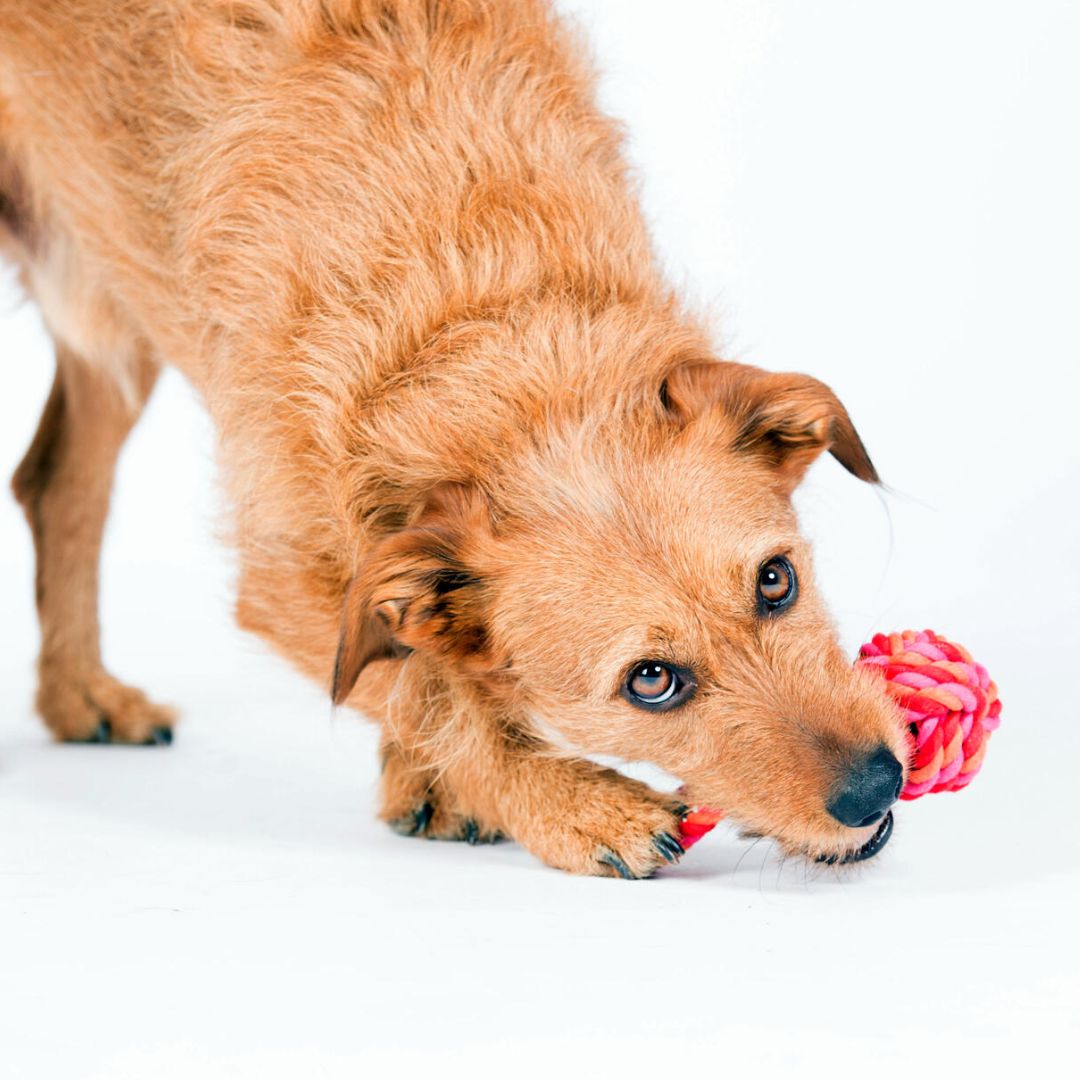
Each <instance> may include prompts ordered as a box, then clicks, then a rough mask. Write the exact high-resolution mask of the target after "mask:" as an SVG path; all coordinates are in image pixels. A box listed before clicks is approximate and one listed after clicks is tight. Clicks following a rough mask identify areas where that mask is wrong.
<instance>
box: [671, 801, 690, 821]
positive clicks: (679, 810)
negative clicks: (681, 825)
mask: <svg viewBox="0 0 1080 1080" xmlns="http://www.w3.org/2000/svg"><path fill="white" fill-rule="evenodd" d="M689 813H690V807H689V806H684V805H683V804H682V803H679V805H678V806H676V807H675V816H676V817H677V818H678V819H679V820H680V821H682V820H683V819H684V818H686V817H687V815H688V814H689Z"/></svg>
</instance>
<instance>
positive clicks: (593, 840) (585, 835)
mask: <svg viewBox="0 0 1080 1080" xmlns="http://www.w3.org/2000/svg"><path fill="white" fill-rule="evenodd" d="M685 814H686V807H685V806H683V805H682V804H681V803H679V802H678V801H677V800H676V799H673V798H670V797H668V796H666V795H661V794H659V793H658V792H655V791H653V790H651V789H650V788H648V787H646V786H645V785H644V784H641V783H638V782H637V781H636V780H628V779H626V778H625V777H623V776H619V775H618V774H615V773H607V774H605V775H604V776H603V777H601V778H596V779H594V780H592V781H591V782H590V783H588V784H587V785H583V786H582V788H581V789H580V790H578V791H577V793H576V795H575V798H574V802H573V804H572V805H571V806H568V807H566V808H565V809H563V810H561V811H559V812H557V813H554V814H552V815H551V816H548V815H545V823H550V824H549V825H548V826H547V827H545V828H543V829H537V828H536V827H535V826H530V827H529V829H528V832H529V836H528V838H527V841H526V846H527V847H529V848H530V849H531V850H532V851H533V852H534V853H535V854H537V855H539V856H540V858H542V859H543V860H544V861H545V862H547V863H549V864H550V865H551V866H556V867H558V868H560V869H562V870H570V871H572V872H573V873H577V874H592V875H599V876H603V877H619V878H626V879H629V880H634V879H638V878H648V877H652V875H653V874H655V873H656V871H657V870H660V869H662V868H663V867H665V866H670V865H671V864H673V863H676V862H678V861H679V859H680V858H682V855H683V846H682V844H681V843H680V842H679V826H680V823H681V821H682V818H683V816H684V815H685Z"/></svg>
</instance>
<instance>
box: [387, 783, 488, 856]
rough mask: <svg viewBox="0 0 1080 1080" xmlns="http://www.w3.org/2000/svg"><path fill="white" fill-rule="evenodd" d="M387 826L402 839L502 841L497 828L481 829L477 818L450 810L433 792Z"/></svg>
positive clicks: (474, 841) (389, 821) (476, 842)
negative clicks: (403, 837)
mask: <svg viewBox="0 0 1080 1080" xmlns="http://www.w3.org/2000/svg"><path fill="white" fill-rule="evenodd" d="M387 824H388V825H389V826H390V828H392V829H393V830H394V832H396V833H400V834H401V835H402V836H422V837H424V838H425V839H427V840H463V841H464V842H465V843H466V844H494V843H497V842H498V841H499V840H502V839H503V837H502V834H501V833H500V832H498V831H497V830H495V829H488V828H485V827H484V826H482V825H481V824H480V823H479V822H478V821H477V820H476V819H475V818H471V817H466V816H465V815H463V814H459V813H456V812H455V811H448V810H447V809H446V808H445V807H444V806H443V805H442V804H441V803H440V802H439V801H438V799H437V796H436V795H435V794H434V793H430V794H429V797H428V798H426V799H425V800H424V801H423V802H422V803H420V804H419V805H417V806H414V807H412V808H411V809H410V810H409V811H408V812H407V813H406V814H403V815H401V816H399V817H394V818H389V819H388V820H387Z"/></svg>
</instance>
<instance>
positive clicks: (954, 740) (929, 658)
mask: <svg viewBox="0 0 1080 1080" xmlns="http://www.w3.org/2000/svg"><path fill="white" fill-rule="evenodd" d="M855 663H856V666H857V667H860V668H862V669H864V670H868V671H872V672H874V673H876V674H878V675H880V676H881V677H882V678H883V679H884V680H885V690H886V692H887V693H888V695H889V696H890V697H891V698H892V699H893V701H895V702H896V704H897V705H898V706H899V707H900V710H901V713H902V717H903V722H904V724H905V725H906V726H907V731H908V743H909V746H910V748H911V761H910V771H909V773H908V779H907V783H906V784H905V785H904V790H903V791H902V792H901V793H900V798H901V799H917V798H919V797H920V796H921V795H926V794H929V793H930V792H936V791H959V790H960V788H963V787H967V785H968V784H970V783H971V781H972V780H973V779H974V778H975V775H976V773H978V771H979V769H980V768H981V767H982V762H983V757H984V756H985V754H986V744H987V742H988V740H989V738H990V733H991V732H992V731H994V730H995V729H996V728H997V726H998V724H1000V723H1001V701H1000V700H999V699H998V691H997V686H995V685H994V682H993V681H992V680H991V678H990V676H989V674H987V671H986V668H984V667H983V666H982V664H977V663H976V662H975V661H974V660H972V658H971V654H970V653H969V652H968V651H967V650H966V649H965V648H963V646H961V645H957V644H956V643H955V642H952V641H948V640H946V639H945V638H943V637H941V636H940V635H938V634H935V633H934V632H933V631H932V630H922V631H915V630H905V631H904V632H903V633H900V634H877V635H875V636H874V639H873V640H872V641H869V642H867V643H866V644H865V645H864V646H863V647H862V648H861V649H860V650H859V658H858V660H856V661H855Z"/></svg>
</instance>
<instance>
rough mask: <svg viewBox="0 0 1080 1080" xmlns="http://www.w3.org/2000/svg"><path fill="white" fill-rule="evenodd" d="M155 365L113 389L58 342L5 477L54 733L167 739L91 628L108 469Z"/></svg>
mask: <svg viewBox="0 0 1080 1080" xmlns="http://www.w3.org/2000/svg"><path fill="white" fill-rule="evenodd" d="M157 370H158V369H157V367H156V366H155V365H153V364H152V363H150V362H149V361H142V362H141V363H140V364H139V365H138V368H137V371H136V372H135V377H134V379H133V380H132V381H133V385H132V386H131V387H130V388H128V387H125V388H123V389H121V387H120V386H119V385H118V384H117V383H116V382H115V380H114V379H112V378H110V376H109V375H108V374H107V373H105V372H103V371H101V370H98V369H96V368H94V367H92V366H90V365H88V364H86V363H84V362H83V361H82V360H81V359H80V358H79V357H77V356H75V355H74V354H73V353H72V352H71V351H70V350H68V349H66V348H65V347H64V346H63V345H58V346H57V365H56V379H55V381H54V383H53V388H52V392H51V393H50V395H49V399H48V402H47V404H46V405H45V411H44V413H43V414H42V417H41V421H40V423H39V426H38V430H37V434H36V435H35V436H34V440H33V442H32V443H31V445H30V449H29V450H28V451H27V453H26V457H25V458H24V459H23V461H22V463H21V464H20V465H19V467H18V469H17V470H16V472H15V476H14V478H13V480H12V488H13V490H14V492H15V497H16V498H17V499H18V500H19V502H20V503H21V504H22V507H23V510H24V512H25V514H26V518H27V521H28V522H29V523H30V529H31V531H32V533H33V537H34V548H35V552H36V555H37V588H36V596H37V608H38V616H39V620H40V623H41V652H40V656H39V661H38V676H39V684H38V695H37V707H38V711H39V712H40V713H41V716H42V718H43V719H44V721H45V723H46V724H47V725H48V727H49V729H50V730H51V731H52V732H53V734H54V735H55V736H56V737H57V738H58V739H62V740H66V741H76V742H123V743H147V744H151V743H168V742H171V740H172V725H173V720H174V717H173V714H172V712H171V711H170V710H168V709H165V708H163V707H161V706H158V705H154V704H152V703H151V702H150V701H148V700H147V698H146V697H145V695H143V693H142V692H141V691H139V690H136V689H134V688H132V687H129V686H125V685H124V684H123V683H121V682H119V681H118V680H116V679H114V678H113V677H112V676H111V675H110V674H109V673H108V672H107V671H106V670H105V668H104V667H103V665H102V661H101V649H100V643H99V630H98V563H99V558H100V554H101V539H102V533H103V531H104V528H105V519H106V516H107V514H108V509H109V498H110V494H111V490H112V479H113V472H114V469H115V466H116V461H117V458H118V456H119V454H120V449H121V447H122V446H123V444H124V440H125V439H126V438H127V435H128V433H129V432H130V431H131V428H132V427H133V426H134V424H135V421H136V420H137V419H138V417H139V415H140V413H141V412H142V408H143V406H144V405H145V403H146V400H147V398H148V397H149V395H150V391H151V390H152V389H153V386H154V382H155V381H156V378H157Z"/></svg>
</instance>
